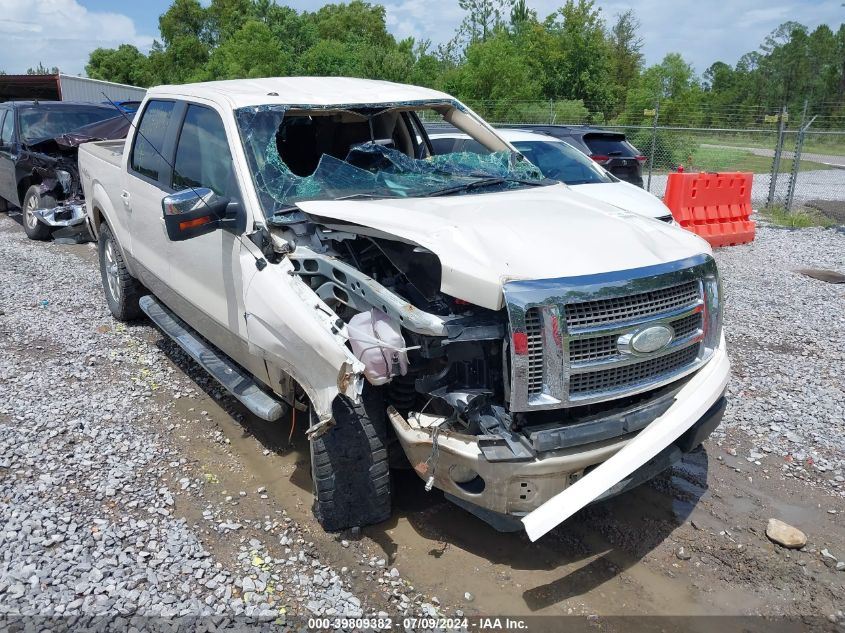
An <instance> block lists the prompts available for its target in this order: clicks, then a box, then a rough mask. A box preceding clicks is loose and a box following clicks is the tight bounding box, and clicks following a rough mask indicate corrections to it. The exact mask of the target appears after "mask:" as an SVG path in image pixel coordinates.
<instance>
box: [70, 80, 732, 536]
mask: <svg viewBox="0 0 845 633" xmlns="http://www.w3.org/2000/svg"><path fill="white" fill-rule="evenodd" d="M434 117H438V118H440V119H442V120H443V121H445V122H448V123H450V124H452V125H455V126H457V127H458V128H460V129H461V130H462V131H464V132H465V133H466V134H468V135H469V136H471V137H472V138H473V139H475V140H476V141H478V142H479V143H481V144H482V145H484V147H485V148H487V149H488V150H490V152H489V153H487V154H485V155H481V154H467V153H460V154H450V155H445V156H437V155H434V154H433V153H432V149H431V145H430V141H429V140H428V137H427V134H426V132H425V129H424V128H423V126H422V124H421V120H422V119H424V120H430V119H432V118H434ZM136 126H137V129H136ZM79 171H80V174H81V177H82V184H83V188H84V191H85V201H86V205H87V214H88V215H87V217H88V220H89V221H90V224H91V228H92V230H93V232H94V234H95V235H97V236H98V239H99V256H100V272H101V276H102V280H103V287H104V291H105V299H106V302H107V303H108V306H109V309H110V310H111V312H112V314H113V315H114V317H115V318H116V319H119V320H130V319H133V318H138V317H140V316H141V315H142V314H143V313H146V314H147V315H148V316H149V317H150V318H151V319H152V320H153V321H154V322H155V323H156V325H158V326H159V327H160V328H161V329H162V330H163V331H164V332H165V333H166V334H167V335H169V336H170V337H172V338H173V339H174V340H175V341H176V342H177V343H178V344H179V345H180V346H182V347H183V349H185V350H186V352H187V353H188V354H189V355H190V356H191V357H192V358H194V359H195V360H196V361H197V362H198V363H199V364H200V365H201V366H202V367H203V368H204V369H206V370H207V371H208V372H209V373H210V374H211V375H212V376H214V377H215V378H216V379H217V380H218V381H219V382H220V383H221V384H222V385H223V386H224V387H225V388H226V389H227V390H229V391H230V392H231V393H232V394H233V395H234V396H235V397H236V398H238V399H239V400H240V401H241V402H242V403H243V404H244V405H245V406H246V407H247V408H248V409H249V410H250V411H251V412H252V413H254V414H255V415H256V416H258V417H261V418H263V419H265V420H269V421H278V420H280V419H281V418H282V416H283V415H284V413H285V412H286V411H287V410H289V409H290V408H291V407H293V408H298V409H302V408H307V409H308V410H309V412H310V424H309V426H308V432H307V435H308V438H309V439H310V441H311V466H312V475H313V482H314V496H315V504H314V511H315V514H316V515H317V518H318V520H319V521H320V522H321V524H322V525H323V527H324V528H325V529H327V530H342V529H346V528H349V527H354V526H361V525H367V524H371V523H377V522H379V521H383V520H385V519H387V518H388V516H389V515H390V512H391V494H392V490H391V483H390V482H391V479H390V477H391V475H390V470H389V464H390V463H391V462H395V460H390V459H389V453H390V452H392V451H400V453H399V456H400V457H401V453H404V455H405V456H406V457H407V463H408V464H409V465H410V467H412V468H413V469H414V470H415V471H416V472H417V473H418V474H419V476H420V478H421V479H422V481H424V482H425V487H426V489H431V488H432V487H437V488H439V489H441V490H442V491H443V492H444V493H445V494H446V498H447V499H449V500H451V501H452V502H454V503H456V504H458V505H460V506H461V507H463V508H466V509H467V510H469V511H470V512H473V513H475V514H476V515H478V516H480V517H482V518H484V519H485V520H487V521H488V522H490V523H491V524H493V525H494V526H496V527H498V528H499V529H513V528H514V527H516V528H518V529H522V528H523V526H524V528H525V530H526V532H527V534H528V536H529V537H530V538H532V539H536V538H539V537H540V536H542V535H543V534H545V533H546V532H547V531H548V530H550V529H552V528H553V527H555V526H556V525H558V524H559V523H560V522H562V521H564V520H565V519H566V518H567V517H568V516H570V515H571V514H572V513H573V512H576V511H577V510H579V509H580V508H582V507H584V506H585V505H586V504H588V503H591V502H593V501H595V500H597V499H600V498H603V497H605V496H608V495H612V494H616V493H619V492H620V491H623V490H626V489H628V488H630V487H632V486H634V485H637V484H638V483H641V482H643V481H645V480H646V479H648V478H649V477H651V476H653V475H655V474H656V473H657V472H659V471H660V470H662V469H665V468H667V467H668V466H669V464H671V462H672V461H673V460H675V459H678V458H679V457H680V456H681V455H682V454H683V453H685V452H689V451H691V450H693V449H694V448H695V447H697V446H698V445H699V444H700V443H701V442H702V440H703V439H704V438H706V437H707V436H708V435H709V433H710V432H711V431H712V430H713V428H715V426H716V425H717V424H718V423H719V420H720V419H721V417H722V413H723V411H724V408H725V398H724V391H725V386H726V383H727V378H728V359H727V354H726V351H725V343H724V337H723V336H722V332H721V314H722V297H721V289H720V285H719V278H718V273H717V270H716V263H715V261H714V259H713V257H712V251H711V249H710V246H709V245H708V244H707V243H706V242H705V241H704V240H702V239H701V238H699V237H698V236H696V235H693V234H692V233H689V232H686V231H682V230H680V229H677V228H675V227H672V226H669V225H667V224H664V223H662V222H655V221H654V220H651V219H647V218H644V217H642V216H640V215H637V214H635V213H631V212H629V211H624V210H622V209H619V208H617V207H615V206H612V205H609V204H605V203H601V202H598V201H596V200H593V199H591V198H588V197H586V196H583V195H580V194H577V193H575V192H574V191H572V190H571V189H569V188H568V187H566V186H565V185H563V184H561V183H559V182H557V181H554V180H549V179H547V178H545V177H544V176H543V175H542V174H541V173H540V171H539V169H538V168H537V167H536V166H535V165H533V164H531V163H530V162H529V161H527V160H525V159H524V158H523V157H522V156H520V155H519V154H518V153H517V152H515V151H514V150H513V148H512V147H511V146H510V145H509V144H508V143H507V142H506V141H505V140H503V139H502V138H501V137H500V136H499V134H498V132H496V130H494V129H493V128H491V127H490V126H489V125H488V124H487V123H485V122H484V121H483V120H482V119H481V118H479V117H478V116H477V115H476V114H475V113H474V112H473V111H472V110H471V109H469V108H467V107H466V106H465V105H463V104H462V103H460V102H459V101H457V100H456V99H455V98H454V97H451V96H450V95H448V94H444V93H442V92H438V91H435V90H430V89H428V88H419V87H414V86H407V85H402V84H396V83H389V82H384V81H371V80H364V79H353V78H341V77H331V78H324V77H286V78H285V77H282V78H269V79H251V80H235V81H220V82H209V83H202V84H185V85H178V86H159V87H156V88H152V89H150V90H149V91H148V92H147V96H146V98H145V99H144V102H143V104H142V106H141V109H140V111H139V113H138V116H137V118H136V119H135V121H134V122H133V128H132V131H130V133H129V136H128V137H127V139H126V141H125V142H123V141H120V142H115V141H108V142H97V143H87V144H84V145H82V146H81V148H80V150H79ZM400 462H401V460H400Z"/></svg>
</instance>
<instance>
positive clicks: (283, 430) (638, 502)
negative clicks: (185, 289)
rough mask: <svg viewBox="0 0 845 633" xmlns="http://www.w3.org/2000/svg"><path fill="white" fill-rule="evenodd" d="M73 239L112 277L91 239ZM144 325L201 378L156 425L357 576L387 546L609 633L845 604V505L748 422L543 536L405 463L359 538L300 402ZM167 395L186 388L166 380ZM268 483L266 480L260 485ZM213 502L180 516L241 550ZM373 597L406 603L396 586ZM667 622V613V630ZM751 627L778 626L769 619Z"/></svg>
mask: <svg viewBox="0 0 845 633" xmlns="http://www.w3.org/2000/svg"><path fill="white" fill-rule="evenodd" d="M63 248H66V249H67V250H68V251H69V252H72V253H74V254H76V255H77V256H78V257H79V258H80V259H82V260H83V261H85V262H86V265H89V266H90V267H91V274H92V275H96V274H98V270H97V268H96V252H95V251H94V250H93V249H91V248H90V246H87V245H79V246H67V247H63ZM132 327H133V328H135V329H136V331H137V334H138V336H140V337H143V338H144V339H146V340H148V341H150V342H153V343H154V344H156V345H158V346H159V347H160V348H161V349H162V350H163V351H164V352H165V353H166V355H167V356H168V358H169V363H171V365H172V370H173V372H179V373H184V374H186V375H187V376H188V377H189V378H190V379H191V380H192V381H193V383H194V385H195V388H196V390H195V392H193V393H182V397H180V398H178V399H176V401H175V407H176V412H177V415H176V416H175V418H173V417H172V416H171V417H172V419H162V420H158V421H154V422H155V423H156V424H161V425H162V429H161V431H162V432H163V433H166V434H168V435H169V437H170V438H171V440H172V442H173V444H174V446H175V447H176V449H177V452H178V454H179V455H180V456H181V457H182V458H184V459H185V460H187V462H188V463H189V464H190V465H191V466H192V467H193V469H194V470H195V472H196V473H197V476H205V477H206V480H207V484H206V485H205V486H204V494H205V495H206V498H209V499H211V498H213V497H214V498H217V499H221V498H222V499H226V498H227V497H232V499H231V501H230V502H228V503H227V506H226V507H228V508H230V509H231V517H232V520H235V519H238V520H245V521H248V522H256V521H259V522H260V521H263V520H264V519H265V518H268V519H269V518H270V517H273V518H278V517H280V516H281V517H284V516H287V517H290V518H291V519H293V520H295V521H297V522H299V523H300V524H301V525H302V526H304V528H305V531H306V532H307V533H308V535H309V538H310V539H311V540H312V541H313V547H314V548H317V549H319V551H320V557H321V559H324V560H325V561H326V562H327V563H331V564H333V565H335V566H336V567H347V568H348V569H349V577H350V579H351V581H352V583H353V585H354V583H355V579H356V578H363V577H365V576H367V574H370V573H371V568H370V567H369V565H368V563H367V561H368V560H370V558H371V557H377V558H385V559H386V560H387V566H388V568H390V567H393V566H395V567H397V568H398V569H399V570H400V571H401V573H402V577H403V578H405V579H406V580H407V581H409V582H410V584H411V586H412V587H413V588H409V589H408V592H409V593H414V592H417V593H422V594H425V595H426V596H436V597H437V599H438V602H439V603H440V604H441V605H442V610H443V611H444V612H445V613H455V611H456V610H457V609H459V610H461V611H462V612H463V613H465V614H466V615H473V614H481V615H511V616H525V615H587V616H591V619H590V620H589V622H591V623H593V624H594V625H595V627H593V628H596V627H598V629H602V630H625V628H626V627H625V626H624V625H623V624H620V622H618V621H616V620H614V619H613V616H621V615H624V616H632V615H651V616H655V615H657V616H689V615H702V616H705V615H717V614H718V615H767V616H780V615H785V616H790V617H793V618H795V617H801V616H808V617H818V618H824V619H825V620H823V621H826V618H828V617H830V616H832V615H834V614H836V613H837V612H840V613H841V610H842V609H843V607H845V604H844V603H845V600H843V596H845V572H841V571H840V572H837V571H836V570H835V568H830V567H827V566H826V565H824V563H823V562H822V559H821V556H820V554H819V552H820V550H821V549H822V548H828V549H829V550H830V551H831V552H834V553H838V554H839V555H840V559H842V558H845V530H843V528H842V516H843V514H845V503H843V500H842V499H841V498H840V497H835V496H831V495H829V494H827V493H826V492H824V491H822V490H818V489H816V488H813V487H810V486H807V485H805V484H804V482H802V481H801V480H798V479H796V478H794V477H783V476H782V475H781V471H780V469H779V467H778V464H777V462H776V461H774V460H776V459H777V458H776V457H774V456H771V460H773V461H772V462H771V463H769V462H765V463H763V464H762V465H760V466H757V465H755V464H751V463H749V462H748V461H747V460H746V459H744V458H742V457H736V456H734V455H732V454H731V451H730V450H728V449H735V451H734V452H736V451H738V452H739V454H740V455H743V454H745V453H743V452H742V451H743V450H745V451H746V452H747V449H748V447H749V444H748V442H747V440H746V439H745V437H744V436H742V435H741V434H738V435H737V436H736V437H734V436H732V434H731V432H729V433H728V434H727V436H726V437H724V438H723V439H722V440H721V444H722V445H721V446H719V445H717V444H716V443H714V442H712V441H708V442H706V443H705V444H704V447H703V448H702V449H700V450H698V451H696V452H695V453H692V454H690V455H688V456H686V457H685V458H684V460H683V461H682V462H681V463H679V464H677V465H676V466H675V467H673V468H672V469H671V471H669V472H667V473H664V474H663V475H661V476H660V477H658V478H657V479H656V480H654V481H652V482H650V483H648V484H646V485H644V486H642V487H640V488H638V489H636V490H634V491H632V492H629V493H627V494H624V495H621V496H619V497H617V498H614V499H611V500H608V501H606V502H603V503H599V504H596V505H593V506H590V507H588V508H587V509H585V510H583V511H582V512H580V513H578V514H577V515H576V516H575V517H573V518H572V519H571V520H569V521H568V522H566V523H565V524H564V525H562V526H560V527H558V528H557V529H555V530H554V531H553V532H551V533H550V534H549V535H548V536H546V537H544V538H542V539H541V540H539V541H538V542H536V543H531V542H530V541H529V540H528V538H527V537H526V536H525V535H524V534H501V533H497V532H495V531H494V530H493V529H492V528H490V527H488V526H487V525H486V524H484V523H483V522H481V521H480V520H478V519H476V518H475V517H473V516H471V515H469V514H467V513H466V512H464V511H462V510H460V509H459V508H457V507H455V506H453V505H452V504H450V503H449V502H448V501H446V500H445V499H444V498H443V496H442V495H441V494H440V493H439V492H437V491H436V490H435V491H432V492H430V493H426V492H425V491H424V490H423V482H421V481H420V480H419V479H418V478H417V476H416V475H415V474H414V473H413V472H411V471H395V472H394V505H395V513H394V516H393V517H392V518H391V519H390V520H389V521H388V522H386V523H384V524H382V525H379V526H375V527H368V528H364V529H363V531H362V534H361V536H360V537H358V538H356V536H355V535H353V534H350V533H346V534H338V535H334V534H326V533H325V532H323V531H322V530H321V528H320V527H319V525H318V524H317V523H316V522H315V521H314V519H313V517H312V515H311V509H310V507H311V481H310V475H309V471H310V468H309V458H308V445H307V440H306V439H305V437H304V432H303V431H304V426H305V421H306V415H305V414H303V413H298V414H297V420H296V425H295V427H293V430H291V429H292V422H293V421H292V420H291V419H290V417H289V418H287V419H284V420H282V421H280V422H276V423H268V422H263V421H261V420H258V419H256V418H253V417H251V416H250V415H249V413H248V412H247V411H246V410H245V409H244V408H243V407H241V406H240V405H239V404H238V403H237V402H236V401H234V400H233V399H231V398H229V397H228V396H225V395H223V394H222V393H220V390H219V388H218V387H217V385H216V383H214V382H213V381H212V380H211V379H209V378H208V377H207V376H206V375H205V374H204V373H203V372H202V371H201V370H200V369H199V368H198V367H197V366H196V365H194V364H193V363H192V362H190V361H189V360H188V359H187V358H186V357H185V356H184V354H182V353H181V352H180V351H179V350H178V349H177V348H175V346H174V345H173V344H172V343H170V342H169V341H167V340H166V339H165V338H164V337H163V336H162V335H161V334H160V333H159V332H158V331H156V330H155V329H153V328H152V327H151V326H150V325H149V324H147V323H141V324H139V325H136V326H132ZM182 391H183V392H184V389H183V390H182ZM160 397H161V398H163V399H166V400H168V401H170V399H171V396H170V395H168V392H167V391H166V390H162V392H161V394H160ZM162 403H163V404H164V400H163V402H162ZM174 423H175V424H174ZM289 438H290V439H289ZM768 458H769V456H767V459H768ZM168 459H173V457H172V456H170V457H168ZM206 474H207V475H206ZM173 484H174V485H178V484H177V482H173ZM260 487H266V492H262V493H258V492H257V491H258V490H259V488H260ZM240 491H245V492H247V494H246V496H240V495H239V492H240ZM263 497H266V498H263ZM203 509H204V508H203V507H200V505H199V504H197V503H196V501H195V500H193V499H192V498H188V499H179V498H177V502H176V506H175V511H176V513H177V514H181V515H182V516H184V517H186V518H187V519H188V521H189V522H191V523H193V524H195V525H196V526H197V527H198V530H199V531H200V532H201V533H202V534H203V538H204V539H205V541H204V542H205V545H206V547H208V548H209V549H210V550H211V551H212V552H213V553H214V554H215V556H218V557H220V558H226V557H229V558H233V557H234V556H236V554H237V552H236V551H233V550H232V549H231V539H223V538H220V537H219V535H218V534H217V533H216V532H215V531H214V530H210V529H209V528H208V527H207V525H208V524H207V522H203V520H202V512H203ZM770 517H776V518H780V519H782V520H784V521H786V522H788V523H791V524H792V525H795V526H796V527H799V528H800V529H802V530H803V531H805V532H806V533H807V535H808V537H809V543H808V545H807V547H806V548H805V549H804V550H803V551H787V550H784V549H781V548H779V547H777V546H775V545H774V544H772V543H771V542H769V541H768V539H767V538H766V536H765V526H766V522H767V521H768V519H769V518H770ZM220 520H223V517H221V518H220ZM245 536H247V537H248V534H245ZM342 540H345V541H348V542H347V543H345V544H344V543H343V542H341V541H342ZM680 548H683V554H681V552H680ZM371 584H372V583H370V586H371ZM467 594H471V595H470V596H469V598H470V599H468V598H467ZM372 599H373V603H375V604H383V605H384V609H385V610H388V611H389V610H390V609H391V601H390V597H389V596H388V595H387V594H386V593H385V594H384V595H381V596H379V595H372ZM834 617H835V616H834ZM667 622H668V621H666V620H658V621H656V622H655V623H654V630H660V629H661V628H665V625H666V623H667ZM555 626H557V625H555ZM702 626H703V625H700V623H698V622H696V621H685V624H684V628H688V629H690V630H696V629H698V630H705V628H701V627H702ZM671 628H672V627H670V629H671ZM745 628H746V629H747V630H770V628H769V626H768V625H767V624H766V623H765V622H764V621H762V620H749V621H748V623H747V626H745ZM550 630H559V629H555V628H552V629H550ZM706 630H712V629H706Z"/></svg>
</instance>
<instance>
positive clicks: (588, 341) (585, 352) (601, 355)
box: [569, 312, 704, 363]
mask: <svg viewBox="0 0 845 633" xmlns="http://www.w3.org/2000/svg"><path fill="white" fill-rule="evenodd" d="M668 323H669V325H671V326H672V329H673V330H674V331H675V338H676V339H682V338H686V337H688V336H691V335H693V334H695V333H696V331H698V330H701V329H702V328H703V327H704V321H703V315H702V314H701V313H700V312H699V313H696V314H690V315H689V316H685V317H681V318H680V319H676V320H674V321H669V322H668ZM618 340H619V334H609V335H604V336H592V337H585V338H574V339H571V340H570V341H569V362H571V363H585V362H590V361H599V360H603V359H607V358H612V357H614V356H618V355H619V347H618V346H617V341H618Z"/></svg>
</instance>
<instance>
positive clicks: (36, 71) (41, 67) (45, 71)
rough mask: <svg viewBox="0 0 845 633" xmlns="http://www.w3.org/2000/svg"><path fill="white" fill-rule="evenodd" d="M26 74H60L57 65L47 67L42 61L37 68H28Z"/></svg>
mask: <svg viewBox="0 0 845 633" xmlns="http://www.w3.org/2000/svg"><path fill="white" fill-rule="evenodd" d="M26 74H27V75H58V74H59V69H58V67H56V66H53V67H52V68H47V67H46V66H45V65H44V64H42V63H41V62H38V66H36V67H35V68H27V69H26Z"/></svg>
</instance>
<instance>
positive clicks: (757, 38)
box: [0, 0, 845, 74]
mask: <svg viewBox="0 0 845 633" xmlns="http://www.w3.org/2000/svg"><path fill="white" fill-rule="evenodd" d="M205 1H206V3H207V1H208V0H205ZM371 1H373V2H375V1H377V0H371ZM563 2H564V0H528V5H529V7H531V8H533V9H535V10H536V11H537V13H538V15H539V16H540V17H541V18H543V17H545V16H546V15H548V14H549V13H551V12H553V11H554V10H555V9H556V8H558V7H559V6H561V5H562V4H563ZM284 4H287V5H289V6H292V7H294V8H296V9H299V10H303V9H308V10H315V9H317V8H319V7H320V6H321V5H323V4H326V3H325V2H320V1H310V2H308V1H305V0H293V1H291V2H286V3H284ZM380 4H383V5H384V6H385V8H386V9H387V25H388V29H389V30H390V32H391V33H393V35H394V36H396V37H397V38H399V39H402V38H405V37H408V36H413V37H415V38H417V39H426V38H427V39H430V40H431V41H432V42H434V43H435V44H437V43H440V42H444V41H447V40H449V39H450V38H451V37H452V34H453V33H454V30H455V28H456V26H457V25H458V24H459V23H460V21H461V19H462V17H463V13H462V11H461V10H460V9H459V8H458V2H457V0H382V1H381V2H380ZM169 5H170V0H0V16H2V17H0V70H5V71H6V72H7V73H24V72H26V69H27V68H29V67H32V66H37V65H38V63H39V62H41V63H42V64H44V65H45V66H47V67H53V66H58V67H59V68H60V69H61V71H62V72H65V73H68V74H84V69H85V63H86V62H87V60H88V55H89V53H90V52H91V51H92V50H94V49H95V48H98V47H110V48H111V47H116V46H118V45H119V44H122V43H130V44H134V45H136V46H137V47H138V48H140V49H141V50H142V51H145V52H146V51H147V50H148V49H149V46H150V45H151V44H152V42H153V39H155V38H156V37H158V16H159V15H160V14H161V13H162V12H164V11H165V10H166V9H167V7H168V6H169ZM596 6H598V7H600V8H601V10H602V14H603V16H604V18H605V20H606V21H607V22H609V23H610V22H612V21H613V19H614V18H615V16H616V15H617V14H618V13H621V12H623V11H625V10H626V9H627V8H628V7H631V8H633V9H634V11H635V13H636V15H637V17H638V18H639V20H640V22H641V24H642V31H641V35H642V37H643V40H644V48H643V52H644V54H645V59H646V64H647V65H651V64H655V63H658V62H660V60H661V59H662V58H663V56H664V55H666V54H667V53H672V52H678V53H681V54H682V55H683V56H684V58H685V59H686V60H687V61H688V62H690V63H692V65H693V66H694V68H695V69H696V71H697V72H699V73H702V72H703V71H704V70H705V69H706V68H707V67H708V66H710V64H712V63H713V62H714V61H724V62H727V63H729V64H731V65H733V64H735V63H736V61H737V60H738V59H739V58H740V57H741V56H742V55H743V54H745V53H747V52H749V51H752V50H755V49H757V47H758V46H759V45H760V44H761V43H762V41H763V38H764V37H765V36H766V35H767V34H768V33H769V32H771V31H772V30H773V29H774V28H775V27H777V26H778V25H779V24H781V23H783V22H786V21H788V20H795V21H798V22H801V23H803V24H806V25H807V26H809V27H810V28H815V27H816V26H818V25H820V24H829V25H830V26H831V28H834V29H836V28H838V25H839V24H841V23H843V22H845V6H843V0H804V1H796V0H793V1H784V0H734V1H730V0H709V1H708V0H703V1H702V0H640V1H639V2H634V3H625V2H619V1H615V0H597V1H596ZM434 7H436V10H433V9H434Z"/></svg>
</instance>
